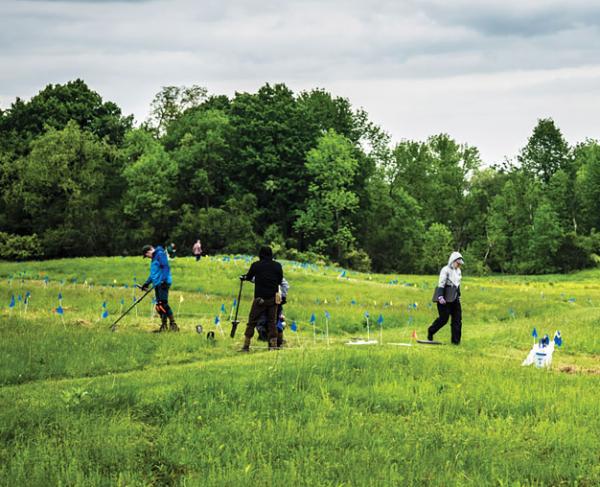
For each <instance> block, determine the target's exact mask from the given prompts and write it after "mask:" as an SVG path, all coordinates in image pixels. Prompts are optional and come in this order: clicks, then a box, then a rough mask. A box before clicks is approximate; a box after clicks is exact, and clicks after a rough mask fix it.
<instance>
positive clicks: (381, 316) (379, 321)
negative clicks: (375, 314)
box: [377, 315, 383, 325]
mask: <svg viewBox="0 0 600 487" xmlns="http://www.w3.org/2000/svg"><path fill="white" fill-rule="evenodd" d="M377 323H379V324H380V325H382V324H383V315H379V318H377Z"/></svg>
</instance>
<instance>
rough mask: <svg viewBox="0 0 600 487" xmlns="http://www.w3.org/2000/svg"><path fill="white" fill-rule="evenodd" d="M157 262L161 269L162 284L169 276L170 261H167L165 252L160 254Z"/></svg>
mask: <svg viewBox="0 0 600 487" xmlns="http://www.w3.org/2000/svg"><path fill="white" fill-rule="evenodd" d="M156 260H157V261H158V266H159V269H160V280H161V282H160V283H161V284H162V283H163V282H165V281H166V280H167V275H168V273H169V260H168V259H167V255H166V253H165V252H159V253H158V256H157V257H156Z"/></svg>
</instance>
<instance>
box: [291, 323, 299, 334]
mask: <svg viewBox="0 0 600 487" xmlns="http://www.w3.org/2000/svg"><path fill="white" fill-rule="evenodd" d="M290 330H292V331H293V332H296V331H298V325H297V324H296V320H294V321H292V324H291V326H290Z"/></svg>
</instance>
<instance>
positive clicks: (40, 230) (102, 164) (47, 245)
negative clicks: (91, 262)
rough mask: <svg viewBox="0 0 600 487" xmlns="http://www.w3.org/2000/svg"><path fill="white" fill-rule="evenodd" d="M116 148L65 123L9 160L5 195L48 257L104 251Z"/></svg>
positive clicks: (116, 164)
mask: <svg viewBox="0 0 600 487" xmlns="http://www.w3.org/2000/svg"><path fill="white" fill-rule="evenodd" d="M118 167H119V161H118V158H117V157H116V151H115V149H114V148H113V147H111V146H110V145H109V144H107V143H106V142H105V141H101V140H98V138H97V137H95V136H94V135H93V134H91V133H89V132H87V131H83V130H81V129H80V128H79V126H78V125H77V124H76V123H75V122H73V121H71V122H69V123H67V125H66V127H65V128H64V129H62V130H55V129H52V128H51V129H49V130H48V131H47V132H46V133H45V134H44V135H42V136H40V137H39V138H37V139H36V140H35V141H34V142H33V143H32V147H31V153H30V154H29V155H28V156H25V157H22V158H20V159H19V160H18V161H17V162H16V163H15V177H16V180H15V184H14V185H13V186H12V188H11V190H10V193H9V195H10V196H9V198H10V199H13V202H14V203H15V204H18V205H21V206H22V208H23V212H24V214H25V217H26V220H27V226H28V229H29V231H30V232H31V233H36V234H38V235H40V236H41V238H42V243H43V246H44V251H45V254H46V255H48V256H72V255H93V254H95V253H107V252H108V251H109V250H108V249H110V235H111V228H114V226H115V222H114V221H107V215H108V213H107V212H108V211H109V210H110V208H111V204H110V201H109V196H108V195H109V194H110V192H111V190H112V189H113V188H114V184H113V181H111V176H110V175H111V174H114V172H115V171H117V175H116V178H118V177H119V176H118Z"/></svg>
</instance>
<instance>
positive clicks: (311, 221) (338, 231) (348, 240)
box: [295, 130, 358, 262]
mask: <svg viewBox="0 0 600 487" xmlns="http://www.w3.org/2000/svg"><path fill="white" fill-rule="evenodd" d="M353 152H354V150H353V145H352V143H351V142H350V141H349V140H348V139H347V138H345V137H344V136H343V135H339V134H336V133H335V131H333V130H329V131H328V132H327V133H326V134H325V135H323V136H322V137H321V139H320V140H319V143H318V145H317V147H316V148H315V149H312V150H311V151H309V153H308V154H307V156H306V170H307V172H308V174H309V175H310V177H311V180H312V181H313V182H312V183H311V184H310V186H309V197H308V200H307V201H306V209H304V210H300V211H299V212H298V219H297V220H296V224H295V228H296V230H297V231H299V232H300V233H301V234H302V235H303V237H304V239H305V241H306V242H308V247H309V249H310V250H312V251H314V252H318V253H323V254H328V255H332V256H333V257H334V259H336V260H337V261H338V262H339V261H340V259H342V257H343V256H344V254H345V253H346V252H348V251H349V250H351V249H352V247H353V244H354V236H353V228H352V225H351V223H350V215H351V214H352V213H353V212H354V211H355V210H356V208H357V206H358V197H357V196H356V194H355V193H353V192H352V191H350V190H349V189H348V188H349V186H350V184H351V183H352V181H353V178H354V175H355V173H356V170H357V168H358V161H357V160H356V159H355V158H354V157H353Z"/></svg>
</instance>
